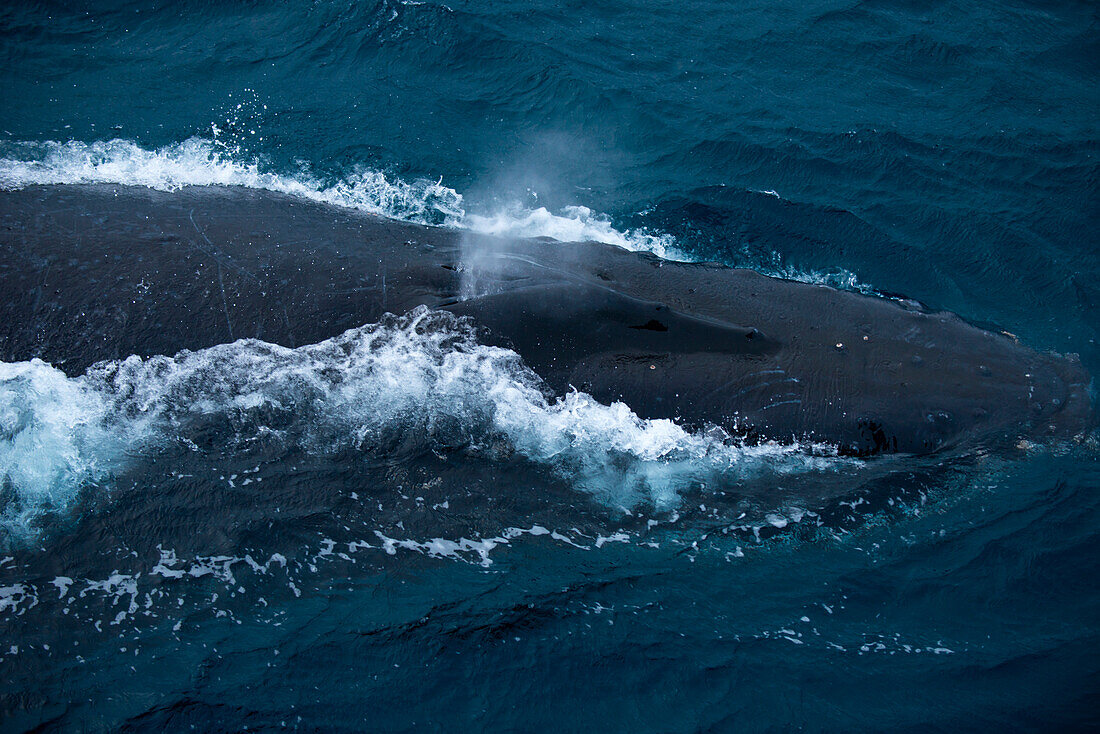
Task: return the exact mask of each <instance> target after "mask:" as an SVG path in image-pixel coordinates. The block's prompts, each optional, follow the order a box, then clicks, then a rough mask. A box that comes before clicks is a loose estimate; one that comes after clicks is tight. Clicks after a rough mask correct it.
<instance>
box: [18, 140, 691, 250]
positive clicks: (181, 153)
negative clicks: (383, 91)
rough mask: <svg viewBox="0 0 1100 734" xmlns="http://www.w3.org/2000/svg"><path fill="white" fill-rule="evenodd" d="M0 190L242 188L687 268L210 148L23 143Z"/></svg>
mask: <svg viewBox="0 0 1100 734" xmlns="http://www.w3.org/2000/svg"><path fill="white" fill-rule="evenodd" d="M0 153H2V155H0V189H17V188H23V187H26V186H33V185H43V184H96V183H101V184H120V185H125V186H145V187H148V188H152V189H158V190H161V191H173V190H176V189H179V188H182V187H184V186H243V187H246V188H253V189H264V190H267V191H275V192H279V193H283V194H289V195H292V196H297V197H301V198H305V199H309V200H312V201H317V202H321V203H325V204H330V205H332V206H339V207H345V208H349V209H357V210H359V211H364V212H369V213H371V214H376V215H378V216H383V217H388V218H391V219H398V220H401V221H407V222H415V223H418V224H430V225H439V226H446V227H453V228H457V229H468V230H471V231H475V232H480V233H486V234H495V235H501V236H512V237H551V238H553V239H557V240H562V241H594V242H603V243H607V244H612V245H617V246H619V247H624V248H626V249H628V250H634V251H645V252H652V253H654V254H656V255H658V256H660V257H664V258H668V259H679V260H684V259H687V257H686V256H685V255H683V254H682V253H681V252H680V251H679V250H678V249H677V248H676V247H675V243H674V240H673V238H672V237H671V236H670V235H667V234H659V233H657V234H654V233H649V232H647V231H645V230H642V229H627V230H620V229H617V228H615V226H614V225H613V223H612V221H611V218H610V217H608V216H607V215H604V214H599V213H597V212H593V211H592V210H591V209H589V208H587V207H583V206H569V207H564V208H563V209H562V210H561V211H559V212H556V213H555V212H551V211H549V210H548V209H546V208H545V207H537V208H534V209H531V208H527V207H521V206H508V207H503V208H499V209H496V210H494V211H485V212H472V211H471V212H468V211H467V210H466V203H465V200H464V198H463V196H462V194H460V193H458V192H457V191H455V190H454V189H452V188H449V187H447V186H444V185H443V183H442V179H440V180H439V181H432V180H427V179H418V180H415V181H412V182H408V181H403V180H400V179H393V178H390V177H387V176H386V175H385V174H383V173H382V172H380V171H375V170H371V169H367V168H362V167H360V168H357V169H354V170H353V171H351V172H350V173H347V174H345V175H344V176H343V177H342V178H341V179H340V180H338V181H335V182H328V181H323V180H322V179H321V178H319V177H317V176H314V175H312V174H311V173H309V171H308V170H301V171H298V172H296V173H294V174H282V173H276V172H271V171H266V170H264V167H263V166H261V164H260V163H259V162H258V161H256V160H250V161H242V160H239V159H238V158H237V157H236V156H234V155H232V154H231V153H230V152H229V151H228V149H227V148H225V147H224V146H222V145H221V144H220V143H219V142H218V140H217V139H216V138H215V139H213V140H211V139H206V138H199V137H192V138H189V139H187V140H185V141H183V142H181V143H175V144H172V145H166V146H164V147H162V148H156V149H153V150H150V149H147V148H143V147H141V146H140V145H137V144H136V143H133V142H130V141H127V140H110V141H100V142H94V143H84V142H79V141H69V142H66V143H60V142H55V141H46V142H21V143H7V144H4V146H3V147H0Z"/></svg>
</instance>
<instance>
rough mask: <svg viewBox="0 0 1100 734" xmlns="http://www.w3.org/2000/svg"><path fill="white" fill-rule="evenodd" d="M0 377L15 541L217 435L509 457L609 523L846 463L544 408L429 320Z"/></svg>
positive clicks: (510, 366)
mask: <svg viewBox="0 0 1100 734" xmlns="http://www.w3.org/2000/svg"><path fill="white" fill-rule="evenodd" d="M0 375H3V376H7V379H6V380H0V406H4V407H3V408H2V409H0V416H3V418H2V420H3V426H4V428H3V430H4V433H3V435H2V436H0V461H2V462H3V464H0V470H2V472H3V473H2V474H0V481H5V482H9V483H10V484H11V485H12V487H13V488H14V490H15V493H16V495H17V496H18V497H19V499H20V500H21V503H22V504H21V507H22V508H23V510H22V513H23V514H22V515H19V516H17V517H15V518H8V519H6V521H7V522H8V525H9V528H16V527H19V526H20V523H21V524H22V526H23V527H26V526H27V525H28V523H29V521H30V519H31V517H32V516H33V514H34V513H35V512H41V511H43V510H45V509H48V508H49V507H51V506H52V507H60V506H63V505H65V504H66V503H67V502H69V501H71V500H72V498H73V497H74V496H75V493H76V491H77V489H78V488H79V487H80V486H82V485H85V484H87V483H88V482H92V481H97V480H98V479H99V478H101V477H102V476H104V474H105V472H107V471H120V470H123V469H124V468H125V462H126V457H127V456H129V455H131V454H136V453H148V452H149V451H155V450H156V447H157V446H158V445H163V444H165V443H166V442H169V441H179V442H181V443H184V444H188V443H189V442H191V438H190V433H191V432H192V431H203V432H204V435H206V436H207V438H208V439H209V436H210V435H211V434H210V431H212V430H214V431H218V432H219V438H218V441H219V443H221V444H223V445H225V446H227V447H229V448H230V449H232V448H233V447H234V446H240V447H241V449H242V450H243V449H245V448H246V447H247V445H248V444H249V443H250V442H252V441H254V440H255V439H256V438H257V437H260V436H263V437H265V440H267V441H282V442H285V443H286V444H288V445H292V446H294V447H298V448H302V449H304V450H307V451H310V452H313V453H318V454H333V453H338V452H342V451H347V450H349V449H352V450H358V451H361V452H364V453H366V454H368V455H378V456H381V457H385V458H387V459H392V458H393V457H394V452H395V451H402V452H406V451H411V452H416V451H428V450H435V449H440V448H443V449H445V448H446V447H453V446H465V447H469V449H470V450H474V451H481V452H485V453H487V454H488V455H498V454H499V453H500V452H501V450H502V449H503V453H504V455H507V454H509V453H518V454H520V455H522V456H525V457H527V458H528V459H530V460H531V461H533V462H536V463H539V464H543V465H546V466H548V467H550V468H551V469H552V470H553V471H554V472H555V473H557V474H558V475H559V476H561V477H563V478H565V479H567V480H568V481H569V482H570V483H571V484H573V485H574V486H575V487H576V488H578V489H580V490H583V491H586V492H589V493H592V494H593V495H595V496H597V497H598V498H600V499H602V500H604V501H606V502H607V503H608V504H609V505H611V506H613V507H619V506H622V507H631V506H633V505H635V504H637V503H638V502H643V501H646V502H651V503H653V504H654V505H656V506H658V507H670V506H672V505H674V504H675V503H676V502H677V501H678V496H679V493H680V492H681V491H682V490H683V489H685V488H687V487H695V486H699V485H700V484H702V483H704V482H705V483H707V484H710V483H711V482H713V481H726V482H730V481H737V480H738V479H740V478H743V477H746V476H753V475H758V474H761V473H763V472H772V473H787V472H803V471H814V470H830V469H834V468H836V467H838V466H840V465H846V464H847V463H848V462H846V460H842V459H839V458H836V457H835V456H828V455H822V454H823V453H826V454H827V453H828V452H827V451H824V452H823V451H822V448H821V447H816V448H814V450H813V451H807V450H805V448H803V447H800V446H798V445H777V444H763V445H758V446H737V445H731V444H730V442H729V441H728V439H726V438H725V437H724V436H723V435H722V434H721V432H709V433H691V432H689V431H687V430H685V429H684V428H683V427H681V426H680V425H678V424H676V423H675V422H673V421H669V420H645V419H642V418H640V417H638V416H637V415H636V414H635V413H633V412H632V411H631V410H630V409H629V408H628V407H627V406H626V405H624V404H622V403H614V404H612V405H604V404H601V403H599V402H597V401H596V400H595V399H593V398H592V397H591V396H589V395H587V394H585V393H579V392H573V393H571V394H569V395H567V396H565V397H563V398H561V399H559V400H554V401H551V400H548V399H547V397H546V396H545V394H544V392H543V391H542V385H541V382H540V380H539V378H538V376H537V375H535V374H534V373H533V372H532V371H531V370H530V369H529V368H527V367H526V366H525V365H524V364H523V362H522V360H521V359H520V357H519V355H517V354H516V353H515V352H512V351H509V350H507V349H502V348H498V347H490V346H486V345H483V344H479V343H478V342H477V341H476V339H475V337H474V334H473V330H472V328H471V327H470V326H469V325H468V324H466V323H465V322H463V321H461V320H459V319H457V318H456V317H455V316H453V315H451V314H449V313H446V312H434V311H429V310H427V309H426V308H423V307H421V308H419V309H417V310H416V311H413V312H412V313H410V314H407V315H405V316H402V317H393V316H388V317H386V318H385V319H384V320H383V321H382V322H381V323H379V324H374V325H368V326H363V327H359V328H356V329H351V330H349V331H347V332H345V333H343V334H341V335H339V336H337V337H334V338H332V339H328V340H326V341H323V342H320V343H318V344H313V345H308V346H303V347H299V348H297V349H289V348H286V347H281V346H277V345H274V344H268V343H265V342H261V341H257V340H250V339H246V340H241V341H238V342H234V343H232V344H223V345H218V346H215V347H211V348H209V349H204V350H201V351H197V352H187V351H185V352H181V353H180V354H178V355H176V356H174V357H165V356H158V357H151V358H148V359H141V358H139V357H136V356H133V357H129V358H128V359H125V360H122V361H118V362H105V363H100V364H98V365H95V366H93V367H92V368H91V369H90V370H89V371H88V372H87V373H86V374H85V375H83V376H81V377H78V378H68V377H66V376H65V375H64V374H62V373H61V372H60V371H58V370H56V369H54V368H52V367H49V366H48V365H45V364H43V363H41V362H38V361H33V362H24V363H17V364H3V363H0ZM716 434H717V435H718V436H721V437H716ZM138 449H140V452H139V451H138ZM212 562H213V560H212ZM161 565H162V566H163V567H164V568H165V570H167V569H169V568H171V566H170V564H168V563H167V562H164V563H162V564H161Z"/></svg>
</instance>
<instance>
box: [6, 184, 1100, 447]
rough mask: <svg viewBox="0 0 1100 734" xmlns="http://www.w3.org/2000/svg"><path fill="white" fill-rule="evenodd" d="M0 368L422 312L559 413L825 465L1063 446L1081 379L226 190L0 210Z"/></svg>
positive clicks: (658, 266) (76, 190)
mask: <svg viewBox="0 0 1100 734" xmlns="http://www.w3.org/2000/svg"><path fill="white" fill-rule="evenodd" d="M0 293H3V298H2V299H0V359H2V360H5V361H17V360H27V359H31V358H36V357H37V358H41V359H43V360H45V361H47V362H50V363H53V364H54V365H56V366H58V367H60V368H61V369H63V370H64V371H65V372H66V373H68V374H70V375H76V374H81V373H83V372H84V371H85V370H86V369H87V368H88V367H89V366H90V365H91V364H93V363H95V362H97V361H100V360H107V359H121V358H125V357H127V356H129V355H131V354H138V355H142V356H148V355H153V354H169V355H171V354H174V353H176V352H178V351H180V350H183V349H192V350H194V349H199V348H203V347H208V346H212V345H214V344H218V343H224V342H228V341H233V340H236V339H242V338H246V337H247V338H256V339H262V340H265V341H269V342H274V343H278V344H282V345H285V346H300V345H302V344H307V343H314V342H318V341H321V340H323V339H326V338H329V337H331V336H334V335H336V334H338V333H341V332H343V331H345V330H346V329H349V328H352V327H355V326H359V325H361V324H364V323H369V322H374V321H377V320H378V319H379V318H380V317H381V316H382V315H383V314H384V313H386V312H394V313H402V312H406V311H408V310H410V309H413V308H415V307H417V306H421V305H423V306H427V307H429V308H433V309H445V310H448V311H451V312H453V313H455V314H458V315H461V316H469V317H471V318H472V319H474V321H475V322H476V323H477V324H478V325H479V326H480V327H482V329H483V335H484V340H485V341H486V342H488V343H495V344H499V345H502V346H507V347H509V348H512V349H514V350H516V351H517V352H518V353H519V354H520V355H522V357H523V359H524V360H525V362H526V363H527V364H528V365H529V366H530V367H531V368H532V369H533V370H534V371H535V372H537V373H538V374H539V375H540V376H541V377H542V378H543V379H544V380H545V381H546V384H547V386H548V389H550V390H552V391H554V392H556V393H558V394H560V393H563V392H565V391H567V390H569V389H570V387H575V388H576V389H578V390H582V391H586V392H588V393H590V394H591V395H593V397H595V398H596V399H598V400H600V401H602V402H605V403H607V402H612V401H616V400H621V401H623V402H625V403H626V404H627V405H629V406H630V408H631V409H632V410H634V411H635V412H636V413H637V414H638V415H640V416H642V417H646V418H674V419H677V420H679V421H680V422H682V423H684V424H686V425H689V426H692V427H702V426H706V425H711V424H715V425H718V426H721V427H723V428H724V429H726V430H727V431H729V432H730V433H731V434H734V435H741V436H745V437H747V438H749V439H750V440H752V439H775V440H778V441H789V440H794V439H797V440H803V439H807V440H812V441H820V442H824V443H829V444H835V445H837V446H838V447H839V448H840V450H841V452H842V453H845V454H851V455H860V456H865V455H871V454H876V453H884V452H903V453H913V454H924V453H930V452H933V451H937V450H943V449H945V448H949V447H952V446H957V445H959V444H960V443H962V442H968V441H979V440H992V439H1013V438H1016V437H1018V436H1023V435H1026V436H1032V437H1042V436H1063V437H1064V436H1073V435H1077V434H1080V433H1082V432H1083V431H1086V430H1088V429H1090V428H1091V427H1092V426H1093V424H1094V421H1095V414H1094V412H1093V407H1092V400H1091V397H1090V393H1089V385H1090V378H1089V376H1088V374H1087V373H1086V372H1085V370H1084V369H1083V368H1082V367H1081V365H1080V363H1079V362H1078V361H1077V360H1076V359H1075V358H1069V357H1062V356H1057V355H1048V354H1040V353H1038V352H1035V351H1033V350H1031V349H1028V348H1026V347H1023V346H1021V345H1019V344H1018V343H1016V341H1015V340H1014V339H1012V338H1010V337H1008V336H1006V335H1004V334H997V333H992V332H989V331H985V330H982V329H979V328H977V327H975V326H972V325H970V324H968V323H966V322H964V321H963V320H962V319H960V318H959V317H957V316H955V315H952V314H949V313H932V312H927V311H925V310H923V309H921V308H919V307H916V306H912V305H905V304H902V303H899V302H897V301H891V300H886V299H882V298H875V297H869V296H864V295H859V294H855V293H849V292H843V291H837V290H834V289H831V288H827V287H823V286H816V285H808V284H804V283H798V282H791V281H785V280H779V279H775V278H771V277H767V276H763V275H760V274H759V273H756V272H753V271H749V270H738V269H731V268H727V267H724V266H720V265H714V264H689V263H677V262H668V261H663V260H660V259H658V258H655V257H653V256H649V255H643V254H638V253H633V252H629V251H626V250H623V249H620V248H617V247H613V246H610V245H601V244H595V243H562V242H556V241H552V240H545V239H533V240H506V239H501V238H495V237H488V236H481V235H475V234H471V233H467V232H461V231H454V230H449V229H441V228H433V227H426V226H419V225H414V224H407V223H401V222H394V221H390V220H386V219H382V218H379V217H375V216H371V215H368V214H364V213H360V212H355V211H350V210H345V209H340V208H336V207H331V206H327V205H323V204H318V203H314V202H310V201H306V200H302V199H297V198H294V197H290V196H286V195H282V194H276V193H270V192H265V191H256V190H251V189H243V188H227V187H190V188H185V189H182V190H180V191H175V192H161V191H155V190H150V189H145V188H139V187H124V186H110V185H67V186H37V187H29V188H26V189H22V190H17V191H6V192H0Z"/></svg>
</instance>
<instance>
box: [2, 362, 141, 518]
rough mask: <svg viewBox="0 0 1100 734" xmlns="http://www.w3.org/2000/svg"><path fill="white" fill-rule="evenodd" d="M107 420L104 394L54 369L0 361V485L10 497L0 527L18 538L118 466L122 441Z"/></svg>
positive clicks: (48, 366)
mask: <svg viewBox="0 0 1100 734" xmlns="http://www.w3.org/2000/svg"><path fill="white" fill-rule="evenodd" d="M107 417H108V416H107V404H106V402H105V401H104V399H103V396H102V395H101V394H100V393H98V392H97V391H95V390H92V389H88V388H87V386H86V385H85V384H84V383H83V382H81V381H79V380H71V379H69V378H68V377H66V376H65V374H64V373H63V372H61V371H60V370H58V369H55V368H53V367H51V366H50V365H48V364H46V363H44V362H42V361H40V360H37V359H35V360H31V361H29V362H17V363H7V362H0V487H6V488H7V490H8V491H9V492H10V493H11V496H10V497H9V499H8V501H7V502H6V503H5V506H4V509H3V514H2V515H0V527H4V528H5V529H7V530H9V531H12V532H16V533H25V532H26V531H27V530H29V528H30V524H31V523H32V521H33V520H34V518H35V517H37V516H38V515H40V514H41V513H42V512H44V511H46V510H48V509H51V508H57V509H60V508H63V507H64V506H65V505H67V504H68V503H69V502H71V501H72V499H73V498H74V497H75V495H76V493H77V491H78V490H79V489H80V488H81V487H82V486H85V485H87V484H90V483H95V482H97V481H99V480H101V479H103V478H104V477H105V476H107V475H108V474H109V473H110V472H111V471H113V470H114V469H116V468H117V467H118V465H119V463H120V461H121V459H122V456H123V449H124V448H125V445H126V441H125V440H124V436H123V435H121V434H120V433H119V432H118V431H114V430H112V429H111V428H109V427H108V426H107V425H106V421H107ZM123 433H125V431H123ZM119 439H123V440H119Z"/></svg>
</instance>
